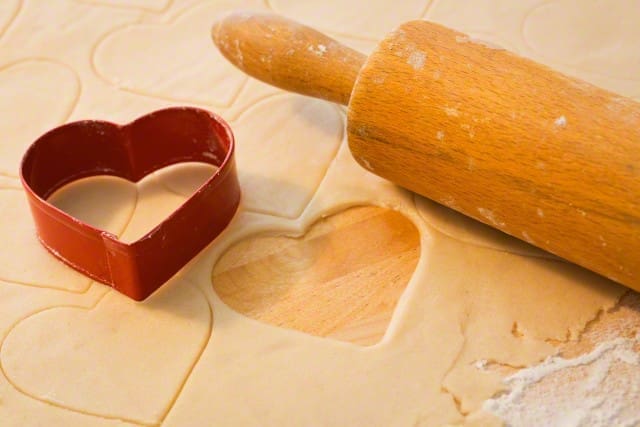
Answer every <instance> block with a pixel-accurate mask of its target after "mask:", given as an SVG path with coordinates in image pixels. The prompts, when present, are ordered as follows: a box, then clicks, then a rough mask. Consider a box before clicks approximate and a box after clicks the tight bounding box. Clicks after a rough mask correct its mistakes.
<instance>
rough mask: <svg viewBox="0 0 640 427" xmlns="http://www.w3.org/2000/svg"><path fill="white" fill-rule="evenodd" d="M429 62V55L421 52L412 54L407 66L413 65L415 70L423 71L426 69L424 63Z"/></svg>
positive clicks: (417, 51)
mask: <svg viewBox="0 0 640 427" xmlns="http://www.w3.org/2000/svg"><path fill="white" fill-rule="evenodd" d="M426 60H427V55H426V54H425V53H424V52H421V51H419V50H416V51H413V52H411V55H409V59H407V64H409V65H411V66H412V67H413V69H414V70H416V71H418V70H422V68H423V67H424V63H425V62H426Z"/></svg>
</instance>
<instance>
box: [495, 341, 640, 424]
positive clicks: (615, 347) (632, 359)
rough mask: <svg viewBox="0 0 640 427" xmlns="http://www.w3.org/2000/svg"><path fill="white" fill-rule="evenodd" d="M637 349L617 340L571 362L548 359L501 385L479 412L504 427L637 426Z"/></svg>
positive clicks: (639, 412) (639, 358) (639, 411)
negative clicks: (499, 391)
mask: <svg viewBox="0 0 640 427" xmlns="http://www.w3.org/2000/svg"><path fill="white" fill-rule="evenodd" d="M639 345H640V335H637V336H636V337H635V338H616V339H614V340H611V341H608V342H605V343H603V344H600V345H599V346H598V347H596V348H595V349H594V350H593V351H592V352H590V353H587V354H583V355H581V356H579V357H576V358H573V359H564V358H562V357H550V358H548V359H546V360H545V361H544V362H542V363H541V364H540V365H538V366H534V367H532V368H528V369H523V370H521V371H519V372H518V373H516V374H514V375H512V376H510V377H508V378H506V379H505V381H504V382H505V384H506V385H507V387H508V389H509V390H508V391H507V392H506V393H504V394H502V395H499V396H497V397H495V398H493V399H489V400H487V401H486V402H485V403H484V405H483V409H484V410H485V411H489V412H492V413H494V414H495V415H497V416H499V417H500V418H502V419H503V420H504V421H505V424H506V425H507V426H538V425H554V426H569V427H570V426H576V427H577V426H594V427H596V426H603V427H604V426H612V425H616V426H635V425H637V424H638V423H640V355H639V354H638V353H636V352H635V351H634V349H637V348H638V346H639Z"/></svg>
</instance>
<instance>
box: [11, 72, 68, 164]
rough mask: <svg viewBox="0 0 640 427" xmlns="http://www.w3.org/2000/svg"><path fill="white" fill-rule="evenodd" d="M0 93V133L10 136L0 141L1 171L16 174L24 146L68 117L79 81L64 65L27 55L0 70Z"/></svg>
mask: <svg viewBox="0 0 640 427" xmlns="http://www.w3.org/2000/svg"><path fill="white" fill-rule="evenodd" d="M42 76H47V78H46V79H43V78H42ZM0 93H2V96H1V97H0V111H2V117H1V118H0V133H1V134H2V135H5V137H6V136H7V135H10V136H11V138H12V140H11V141H5V142H4V143H2V144H0V173H4V174H9V175H14V176H16V175H17V170H18V164H19V162H20V157H21V156H22V153H23V152H24V150H25V148H26V147H27V146H28V145H29V144H31V142H33V140H34V139H35V138H37V137H38V135H40V134H42V133H44V132H46V131H47V130H48V129H50V128H52V127H54V126H57V125H59V124H61V123H63V122H64V121H66V120H67V118H68V117H69V115H70V114H71V112H72V111H73V108H74V107H75V105H76V102H77V100H78V96H79V95H80V81H79V79H78V77H77V75H76V73H75V72H74V71H73V70H72V69H70V68H68V67H66V66H64V65H61V64H58V63H56V62H52V61H48V60H39V59H38V60H31V59H30V60H26V61H21V62H17V63H14V64H12V65H9V66H8V67H5V68H3V69H1V70H0Z"/></svg>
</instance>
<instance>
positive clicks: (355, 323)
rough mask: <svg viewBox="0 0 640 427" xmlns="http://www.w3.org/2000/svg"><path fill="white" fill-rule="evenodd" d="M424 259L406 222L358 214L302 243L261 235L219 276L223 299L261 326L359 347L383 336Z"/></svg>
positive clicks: (374, 210) (342, 216) (326, 223)
mask: <svg viewBox="0 0 640 427" xmlns="http://www.w3.org/2000/svg"><path fill="white" fill-rule="evenodd" d="M419 257H420V235H419V232H418V229H417V228H416V227H415V225H414V224H413V223H412V222H411V221H409V220H408V219H407V218H405V217H404V216H403V215H402V214H400V213H398V212H396V211H393V210H390V209H384V208H379V207H373V206H363V207H355V208H350V209H347V210H344V211H342V212H340V213H338V214H335V215H332V216H330V217H327V218H324V219H321V220H319V221H317V222H316V223H315V224H313V225H312V226H311V227H310V228H309V230H308V231H307V232H306V233H305V234H304V235H303V236H301V237H288V236H275V237H274V236H265V235H257V236H253V237H249V238H247V239H245V240H242V241H240V242H238V243H236V244H235V245H233V246H232V247H231V248H230V249H229V250H228V251H227V252H226V253H225V254H224V255H223V256H222V257H221V258H220V260H219V261H218V263H217V264H216V266H215V267H214V269H213V273H212V283H213V288H214V290H215V291H216V293H217V294H218V296H219V297H220V298H221V299H222V300H223V301H224V302H225V303H226V304H227V305H228V306H230V307H231V308H232V309H234V310H236V311H237V312H239V313H241V314H243V315H246V316H248V317H250V318H253V319H255V320H259V321H261V322H265V323H268V324H272V325H276V326H280V327H284V328H290V329H296V330H299V331H302V332H305V333H308V334H311V335H316V336H320V337H328V338H333V339H337V340H340V341H347V342H351V343H355V344H359V345H364V346H366V345H372V344H375V343H377V342H378V341H379V340H380V339H381V338H382V337H383V336H384V333H385V331H386V329H387V326H388V324H389V321H390V320H391V316H392V314H393V311H394V309H395V306H396V303H397V302H398V299H399V298H400V295H401V294H402V292H403V291H404V289H405V287H406V286H407V283H408V282H409V279H410V278H411V276H412V275H413V272H414V270H415V268H416V265H417V263H418V259H419Z"/></svg>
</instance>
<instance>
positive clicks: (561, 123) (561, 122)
mask: <svg viewBox="0 0 640 427" xmlns="http://www.w3.org/2000/svg"><path fill="white" fill-rule="evenodd" d="M553 124H554V125H556V126H557V127H559V128H565V127H567V118H566V117H565V116H560V117H558V118H557V119H556V120H555V121H554V122H553Z"/></svg>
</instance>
